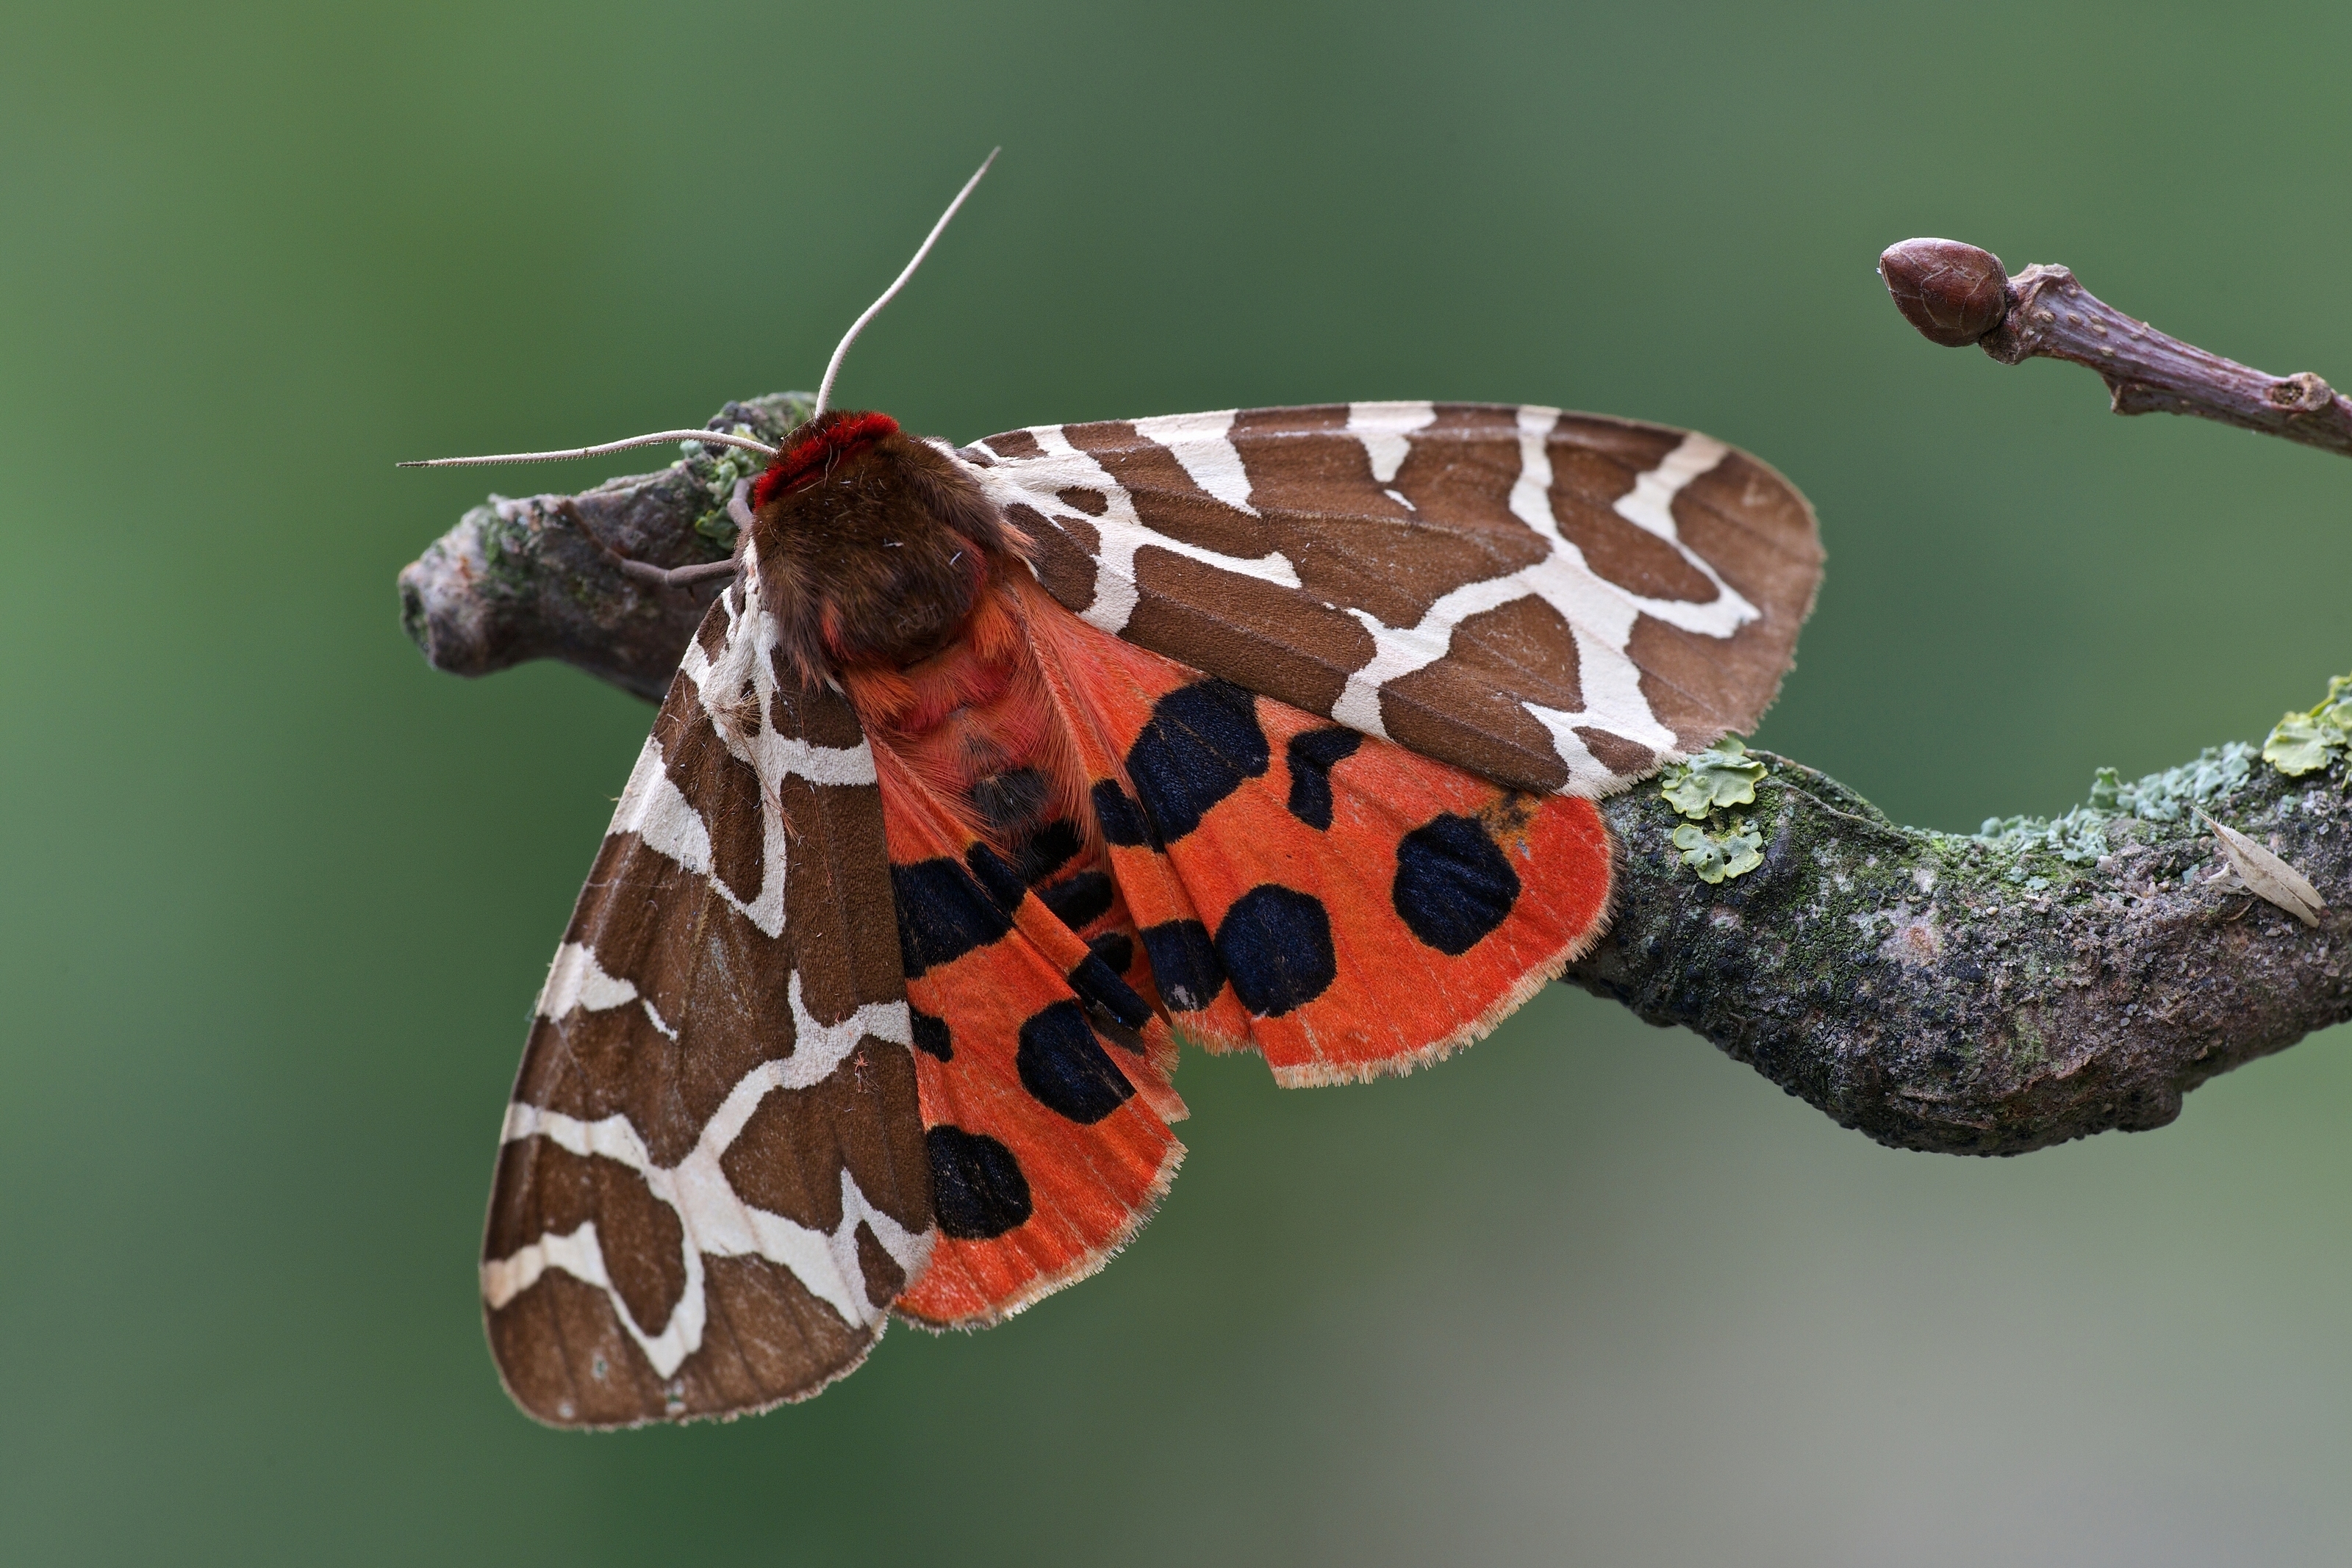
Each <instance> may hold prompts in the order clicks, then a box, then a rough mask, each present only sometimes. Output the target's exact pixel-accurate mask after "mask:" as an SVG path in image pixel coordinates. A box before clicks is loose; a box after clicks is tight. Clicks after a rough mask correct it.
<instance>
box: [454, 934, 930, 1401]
mask: <svg viewBox="0 0 2352 1568" xmlns="http://www.w3.org/2000/svg"><path fill="white" fill-rule="evenodd" d="M790 994H791V998H792V1009H793V1025H794V1029H795V1031H796V1032H795V1036H794V1043H793V1054H792V1055H790V1056H787V1057H784V1058H782V1059H781V1060H779V1061H763V1062H761V1063H760V1064H759V1065H758V1066H757V1067H754V1068H753V1069H752V1070H751V1071H749V1072H747V1073H745V1074H744V1075H743V1077H742V1078H741V1079H740V1080H739V1081H737V1082H736V1084H735V1087H734V1088H733V1089H731V1090H730V1091H729V1092H728V1094H727V1098H726V1100H725V1101H724V1102H722V1103H720V1105H719V1109H718V1111H717V1112H715V1113H713V1114H712V1116H711V1118H710V1120H709V1121H708V1122H707V1123H705V1124H703V1128H702V1134H701V1136H700V1137H698V1138H697V1139H696V1140H695V1145H694V1147H693V1149H692V1150H690V1151H689V1152H688V1154H687V1156H686V1157H685V1158H684V1159H682V1160H680V1161H679V1162H678V1163H677V1165H675V1166H657V1165H656V1164H655V1163H654V1161H653V1156H652V1155H649V1154H648V1153H647V1152H646V1146H645V1142H644V1140H643V1139H642V1138H640V1137H639V1136H638V1135H637V1130H636V1128H635V1125H634V1124H632V1123H631V1122H630V1121H629V1119H628V1117H626V1116H625V1115H612V1116H606V1117H604V1118H602V1119H600V1120H598V1121H594V1122H583V1121H582V1120H580V1119H579V1118H578V1117H576V1116H568V1115H565V1114H564V1113H562V1112H560V1111H550V1110H547V1109H545V1108H544V1107H542V1106H538V1105H529V1104H523V1103H515V1104H511V1105H509V1106H508V1107H507V1118H506V1127H505V1130H504V1134H503V1135H502V1137H501V1140H500V1141H501V1142H503V1143H509V1144H511V1143H515V1142H518V1141H520V1140H521V1139H524V1138H530V1137H543V1138H545V1139H547V1140H548V1141H549V1142H551V1143H552V1144H554V1145H557V1146H558V1147H560V1148H562V1149H565V1150H567V1151H569V1152H570V1153H572V1154H574V1155H583V1156H584V1155H602V1156H604V1158H606V1159H609V1160H613V1161H614V1162H616V1163H618V1164H620V1165H623V1166H627V1167H628V1168H629V1169H631V1170H633V1171H635V1172H636V1173H637V1175H638V1176H641V1177H642V1178H644V1181H645V1184H646V1189H647V1190H648V1191H650V1192H651V1193H652V1194H653V1195H654V1197H655V1198H656V1199H657V1200H658V1201H660V1202H662V1203H664V1204H667V1206H668V1207H669V1208H670V1210H671V1212H673V1213H674V1214H676V1215H677V1218H678V1222H679V1226H680V1228H681V1229H682V1230H683V1231H684V1233H685V1235H684V1239H683V1241H682V1243H681V1245H682V1250H683V1261H684V1264H685V1270H686V1290H685V1292H684V1293H683V1294H682V1295H681V1296H680V1297H679V1298H678V1301H677V1306H675V1307H673V1308H672V1309H671V1310H670V1315H669V1321H668V1322H666V1323H664V1324H663V1325H662V1327H661V1329H660V1330H659V1332H657V1333H650V1334H649V1333H646V1332H645V1331H644V1330H643V1329H641V1328H639V1327H638V1325H637V1322H636V1321H635V1319H634V1318H632V1317H631V1316H630V1315H629V1311H628V1308H627V1306H626V1305H625V1303H624V1302H623V1301H622V1300H621V1298H620V1294H619V1292H618V1291H616V1290H615V1289H614V1286H613V1283H612V1278H611V1274H610V1271H609V1270H607V1269H606V1267H605V1264H604V1250H603V1248H602V1245H601V1244H600V1243H599V1241H598V1240H597V1238H596V1233H595V1228H594V1224H593V1221H592V1222H589V1223H586V1224H583V1225H582V1226H581V1228H579V1229H577V1230H575V1231H572V1232H571V1233H570V1234H568V1235H563V1236H541V1238H540V1239H538V1240H536V1241H532V1242H530V1243H529V1244H527V1245H525V1246H523V1247H520V1248H518V1249H516V1250H515V1251H514V1252H513V1253H511V1254H509V1256H507V1257H505V1258H494V1259H491V1260H488V1261H487V1262H485V1263H484V1264H483V1265H482V1296H483V1299H484V1300H485V1301H488V1302H489V1304H490V1305H491V1307H493V1308H498V1307H502V1306H504V1305H506V1304H507V1302H509V1301H512V1300H513V1299H514V1298H515V1296H517V1295H518V1294H520V1292H521V1291H525V1290H527V1289H529V1288H530V1285H531V1284H532V1283H533V1282H534V1281H537V1280H538V1279H539V1277H540V1275H541V1273H543V1272H544V1271H545V1270H549V1269H561V1270H563V1271H564V1272H565V1273H567V1274H570V1275H571V1276H572V1278H574V1279H576V1280H579V1281H583V1282H584V1283H586V1284H590V1285H593V1286H595V1287H597V1288H598V1289H600V1290H602V1291H604V1292H605V1294H606V1295H607V1296H608V1297H610V1298H611V1300H612V1302H613V1311H614V1315H615V1316H617V1317H618V1318H619V1319H620V1320H621V1323H622V1326H623V1327H625V1328H626V1329H627V1330H628V1332H629V1335H630V1337H631V1338H633V1339H635V1341H636V1342H637V1343H638V1345H639V1346H640V1347H641V1348H643V1350H644V1351H645V1353H646V1359H647V1360H648V1361H650V1362H652V1363H653V1365H654V1370H655V1371H656V1373H658V1374H659V1375H662V1376H664V1377H667V1376H668V1375H670V1374H671V1373H673V1372H675V1371H677V1368H678V1366H679V1364H681V1363H683V1362H684V1361H685V1360H686V1358H687V1357H688V1356H689V1355H692V1354H694V1353H695V1352H696V1351H697V1350H698V1349H700V1348H701V1345H702V1334H703V1330H704V1328H705V1326H706V1324H707V1323H708V1322H709V1301H708V1300H707V1298H706V1294H705V1282H704V1270H703V1265H702V1260H703V1257H704V1255H705V1254H709V1256H711V1257H717V1258H730V1257H745V1256H751V1257H759V1258H764V1259H766V1260H769V1261H770V1262H772V1263H777V1264H781V1265H782V1266H783V1267H784V1268H786V1269H789V1270H792V1271H793V1276H794V1277H795V1278H797V1279H798V1280H799V1281H800V1282H801V1283H802V1284H803V1286H805V1287H806V1288H807V1289H808V1291H809V1293H810V1294H811V1295H813V1296H814V1297H816V1298H817V1299H818V1300H819V1301H824V1303H826V1304H827V1305H828V1306H830V1307H832V1308H833V1310H834V1311H835V1312H839V1313H840V1314H841V1316H842V1319H843V1321H844V1322H849V1323H853V1324H856V1325H858V1326H860V1327H871V1326H872V1325H873V1324H874V1323H875V1322H877V1321H878V1320H879V1319H880V1318H881V1316H882V1312H883V1309H881V1308H877V1307H876V1306H875V1305H874V1304H873V1303H872V1302H871V1301H868V1300H867V1299H866V1278H865V1272H864V1270H863V1269H862V1268H861V1267H860V1266H859V1263H858V1260H857V1227H858V1225H859V1224H860V1223H861V1222H863V1223H864V1224H866V1226H867V1227H868V1228H871V1229H872V1230H873V1232H874V1234H875V1236H876V1238H877V1239H879V1240H880V1241H881V1243H882V1248H883V1250H884V1251H886V1252H887V1253H888V1254H889V1255H890V1258H891V1260H892V1261H893V1262H895V1263H897V1264H898V1267H899V1268H900V1269H902V1270H905V1271H906V1273H907V1275H908V1278H909V1279H911V1278H913V1277H914V1276H915V1275H916V1274H917V1273H919V1272H920V1270H921V1268H922V1265H923V1263H924V1261H925V1260H927V1259H928V1258H929V1252H930V1245H931V1239H932V1238H931V1234H930V1232H929V1231H919V1232H918V1231H909V1230H908V1228H906V1227H905V1226H903V1225H900V1224H899V1223H898V1221H897V1220H895V1219H892V1218H890V1217H889V1216H888V1215H887V1214H885V1213H883V1212H882V1211H881V1210H880V1209H878V1208H877V1207H874V1205H872V1204H871V1203H869V1202H867V1201H866V1195H865V1193H864V1192H862V1191H861V1190H859V1188H858V1186H857V1181H856V1177H854V1176H851V1175H850V1174H849V1171H848V1170H847V1168H846V1167H845V1168H844V1169H843V1171H842V1173H841V1223H840V1224H839V1225H838V1226H836V1227H835V1228H834V1229H832V1230H831V1231H824V1230H814V1229H811V1228H808V1227H806V1226H803V1225H800V1224H798V1223H796V1222H794V1221H793V1220H790V1219H787V1218H784V1217H783V1216H782V1215H780V1214H771V1213H770V1212H768V1211H767V1210H766V1209H763V1208H755V1207H752V1206H751V1205H750V1204H747V1203H745V1202H744V1201H743V1200H742V1199H741V1198H740V1197H738V1196H736V1192H735V1188H734V1187H733V1186H732V1185H730V1183H729V1181H728V1180H727V1174H726V1172H725V1170H724V1169H723V1168H722V1167H721V1165H720V1161H721V1160H722V1159H723V1158H724V1157H725V1155H726V1154H727V1151H728V1149H729V1148H730V1147H731V1146H732V1145H733V1144H734V1142H735V1140H736V1138H737V1137H738V1136H740V1134H741V1133H742V1131H743V1128H744V1126H745V1124H748V1123H749V1122H750V1121H751V1113H753V1112H754V1111H756V1110H758V1109H759V1106H760V1102H761V1100H763V1099H765V1098H767V1096H768V1094H769V1093H770V1092H772V1091H774V1090H777V1089H806V1088H809V1087H812V1086H813V1085H814V1084H817V1083H820V1082H824V1080H825V1079H826V1078H827V1077H829V1076H830V1075H831V1074H832V1072H833V1071H834V1069H835V1068H836V1067H838V1066H839V1065H840V1064H841V1062H842V1061H843V1060H844V1059H845V1057H847V1056H848V1055H849V1054H850V1052H851V1051H855V1050H856V1047H857V1042H858V1040H860V1039H862V1038H863V1037H865V1036H866V1035H868V1034H871V1035H873V1036H875V1037H876V1038H877V1039H879V1040H890V1041H893V1042H894V1043H897V1044H900V1045H905V1044H908V1043H909V1042H910V1041H911V1040H913V1038H914V1030H913V1019H912V1017H911V1015H910V1014H909V1013H908V1008H907V1004H906V1003H904V1002H868V1003H866V1004H865V1005H864V1006H862V1007H860V1008H859V1009H857V1010H856V1012H855V1013H853V1014H852V1015H850V1017H848V1018H846V1019H843V1020H842V1021H841V1022H839V1023H832V1024H827V1023H820V1022H818V1021H817V1020H816V1019H814V1018H813V1017H811V1016H810V1014H809V1012H808V1009H807V1007H806V1005H805V1004H804V1003H803V1001H802V998H801V977H800V973H799V971H798V970H794V971H793V977H792V979H791V982H790Z"/></svg>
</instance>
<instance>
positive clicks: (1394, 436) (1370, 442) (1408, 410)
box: [1348, 402, 1437, 507]
mask: <svg viewBox="0 0 2352 1568" xmlns="http://www.w3.org/2000/svg"><path fill="white" fill-rule="evenodd" d="M1434 423H1437V410H1436V409H1435V408H1433V407H1432V406H1431V405H1430V404H1428V403H1425V402H1351V403H1349V405H1348V434H1350V435H1352V436H1354V437H1355V438H1356V439H1357V440H1359V441H1360V442H1362V443H1363V444H1364V455H1365V456H1366V457H1368V458H1370V460H1371V465H1372V483H1374V484H1375V485H1382V486H1385V485H1387V484H1388V483H1389V482H1390V481H1391V480H1393V479H1394V478H1395V477H1396V476H1397V470H1398V469H1399V468H1402V467H1403V466H1404V460H1405V458H1406V456H1407V455H1410V454H1411V453H1412V442H1411V441H1410V440H1409V439H1407V438H1408V437H1409V436H1411V435H1412V433H1413V432H1414V431H1416V430H1426V429H1428V428H1429V427H1430V426H1431V425H1433V424H1434ZM1389 494H1390V495H1391V496H1396V498H1397V499H1398V500H1400V501H1404V497H1402V496H1397V493H1396V492H1395V491H1394V490H1391V491H1390V492H1389ZM1404 504H1405V505H1406V506H1407V507H1411V506H1412V502H1410V501H1405V503H1404Z"/></svg>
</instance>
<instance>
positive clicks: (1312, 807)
mask: <svg viewBox="0 0 2352 1568" xmlns="http://www.w3.org/2000/svg"><path fill="white" fill-rule="evenodd" d="M1363 744H1364V737H1362V736H1360V735H1359V734H1357V733H1356V732H1355V731H1354V730H1352V729H1337V728H1334V729H1310V730H1307V731H1306V732H1305V733H1304V734H1300V735H1294V736H1292V737H1290V745H1289V747H1287V748H1286V751H1285V754H1284V755H1285V756H1286V758H1287V759H1288V761H1289V763H1290V801H1289V805H1290V814H1291V815H1292V816H1294V817H1296V818H1297V819H1298V820H1299V821H1302V822H1304V823H1306V824H1307V826H1308V827H1310V828H1313V829H1314V830H1315V831H1317V832H1318V833H1319V832H1322V831H1325V830H1326V829H1328V828H1329V827H1330V825H1331V769H1332V768H1333V767H1334V766H1335V765H1337V764H1339V762H1342V761H1344V760H1346V759H1347V758H1350V757H1353V756H1354V755H1355V754H1356V748H1357V747H1360V746H1361V745H1363Z"/></svg>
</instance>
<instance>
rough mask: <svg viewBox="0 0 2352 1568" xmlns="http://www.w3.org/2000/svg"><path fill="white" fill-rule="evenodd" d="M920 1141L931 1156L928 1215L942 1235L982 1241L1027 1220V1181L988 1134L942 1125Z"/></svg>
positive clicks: (1010, 1153)
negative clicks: (944, 1233)
mask: <svg viewBox="0 0 2352 1568" xmlns="http://www.w3.org/2000/svg"><path fill="white" fill-rule="evenodd" d="M923 1141H924V1144H925V1145H927V1147H928V1148H929V1152H930V1156H931V1212H932V1213H933V1214H934V1215H935V1216H937V1217H938V1218H939V1222H940V1229H941V1230H942V1231H944V1232H946V1233H947V1234H948V1235H950V1236H952V1237H955V1238H957V1239H960V1240H964V1241H986V1240H989V1239H992V1238H994V1237H998V1236H1002V1235H1003V1234H1004V1233H1005V1232H1006V1231H1008V1230H1010V1229H1012V1228H1013V1227H1014V1226H1016V1225H1019V1224H1021V1223H1022V1222H1023V1221H1024V1220H1025V1219H1027V1218H1029V1213H1030V1207H1029V1178H1028V1177H1026V1176H1023V1175H1022V1174H1021V1162H1020V1161H1018V1160H1016V1159H1014V1158H1013V1151H1012V1150H1011V1149H1008V1148H1006V1147H1005V1146H1004V1145H1003V1144H1001V1143H999V1142H998V1141H997V1140H996V1139H994V1138H992V1137H990V1136H989V1135H988V1134H986V1133H967V1132H965V1131H964V1130H963V1129H962V1128H961V1127H955V1126H950V1125H948V1124H945V1123H941V1124H940V1125H938V1126H936V1127H933V1128H932V1129H930V1131H929V1132H927V1133H925V1134H923Z"/></svg>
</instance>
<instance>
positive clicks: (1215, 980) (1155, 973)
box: [1139, 920, 1225, 1013]
mask: <svg viewBox="0 0 2352 1568" xmlns="http://www.w3.org/2000/svg"><path fill="white" fill-rule="evenodd" d="M1139 935H1140V936H1142V938H1143V956H1144V960H1145V962H1147V963H1149V964H1150V966H1151V983H1152V984H1153V985H1155V986H1157V987H1159V988H1160V998H1161V999H1162V1000H1163V1001H1165V1002H1166V1003H1167V1004H1168V1005H1169V1006H1170V1007H1171V1008H1172V1009H1175V1010H1176V1011H1178V1012H1180V1013H1185V1012H1197V1011H1199V1010H1200V1009H1202V1008H1205V1007H1207V1006H1208V1005H1209V1004H1210V1003H1211V1002H1213V1001H1214V1000H1216V998H1217V993H1218V992H1219V991H1222V990H1223V989H1224V988H1225V968H1224V966H1223V964H1221V963H1219V962H1218V961H1217V949H1216V946H1215V945H1214V944H1213V943H1212V942H1211V941H1210V940H1209V928H1208V927H1207V926H1205V925H1202V924H1201V923H1200V922H1199V921H1197V920H1169V921H1164V922H1162V923H1161V924H1160V925H1150V926H1146V927H1145V928H1144V929H1143V930H1142V931H1141V932H1140V933H1139Z"/></svg>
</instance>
